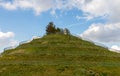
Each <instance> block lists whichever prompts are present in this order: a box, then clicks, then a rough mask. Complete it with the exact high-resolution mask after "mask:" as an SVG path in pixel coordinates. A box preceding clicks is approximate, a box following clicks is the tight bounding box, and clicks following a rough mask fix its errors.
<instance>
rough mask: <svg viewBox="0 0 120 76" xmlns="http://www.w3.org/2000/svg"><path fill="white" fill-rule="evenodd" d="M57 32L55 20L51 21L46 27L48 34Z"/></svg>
mask: <svg viewBox="0 0 120 76" xmlns="http://www.w3.org/2000/svg"><path fill="white" fill-rule="evenodd" d="M55 32H56V28H55V25H54V23H53V22H49V24H48V25H47V27H46V34H54V33H55Z"/></svg>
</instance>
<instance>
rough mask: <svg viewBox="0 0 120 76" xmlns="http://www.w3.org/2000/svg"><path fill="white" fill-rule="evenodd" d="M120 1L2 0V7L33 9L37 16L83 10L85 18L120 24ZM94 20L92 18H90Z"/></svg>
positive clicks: (0, 3)
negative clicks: (105, 18)
mask: <svg viewBox="0 0 120 76" xmlns="http://www.w3.org/2000/svg"><path fill="white" fill-rule="evenodd" d="M119 4H120V0H115V1H113V0H12V1H9V0H8V1H6V0H1V1H0V6H1V7H3V8H5V9H8V10H16V9H31V10H33V11H35V13H36V15H39V14H41V13H43V12H46V11H49V10H50V12H51V13H52V14H55V11H56V10H62V11H66V10H71V9H74V8H77V9H79V10H80V11H81V10H82V11H83V12H84V14H88V15H85V17H87V16H88V17H87V18H89V17H93V18H94V17H99V16H107V17H108V18H109V19H110V20H111V21H113V22H119V21H120V17H119V13H120V9H119V8H118V7H119ZM90 19H92V18H90Z"/></svg>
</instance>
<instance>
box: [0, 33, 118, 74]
mask: <svg viewBox="0 0 120 76" xmlns="http://www.w3.org/2000/svg"><path fill="white" fill-rule="evenodd" d="M119 71H120V54H118V53H114V52H110V51H109V50H107V49H106V48H103V47H100V46H97V45H94V44H93V43H91V42H88V41H84V40H81V39H79V38H77V37H74V36H68V35H57V34H55V35H47V36H44V37H43V38H40V39H34V40H33V41H32V42H30V43H26V44H22V45H20V46H18V47H17V48H15V49H12V50H6V51H4V52H3V53H2V55H1V58H0V76H120V72H119Z"/></svg>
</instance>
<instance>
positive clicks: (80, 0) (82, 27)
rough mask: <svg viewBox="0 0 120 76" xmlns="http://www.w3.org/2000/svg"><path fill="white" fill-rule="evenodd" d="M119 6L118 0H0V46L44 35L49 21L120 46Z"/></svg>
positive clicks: (97, 40) (100, 41) (110, 44)
mask: <svg viewBox="0 0 120 76" xmlns="http://www.w3.org/2000/svg"><path fill="white" fill-rule="evenodd" d="M119 6H120V0H114V1H113V0H0V50H1V51H2V49H3V48H4V47H7V46H14V45H16V44H17V43H18V42H21V41H25V40H29V39H31V38H32V37H33V36H42V35H44V34H45V28H46V25H47V24H48V23H49V22H51V21H53V22H54V23H55V24H56V26H57V27H61V28H68V29H70V31H71V33H72V34H76V35H79V36H81V37H83V38H85V39H90V40H92V41H95V42H99V43H102V44H104V45H106V46H108V47H112V48H113V49H117V50H120V17H119V16H120V15H119V14H120V8H119ZM1 51H0V52H1Z"/></svg>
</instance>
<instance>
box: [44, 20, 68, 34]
mask: <svg viewBox="0 0 120 76" xmlns="http://www.w3.org/2000/svg"><path fill="white" fill-rule="evenodd" d="M46 34H47V35H48V34H65V35H70V31H69V30H68V29H67V28H65V29H61V28H59V27H57V28H56V27H55V25H54V23H53V22H49V24H48V25H47V27H46Z"/></svg>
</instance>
